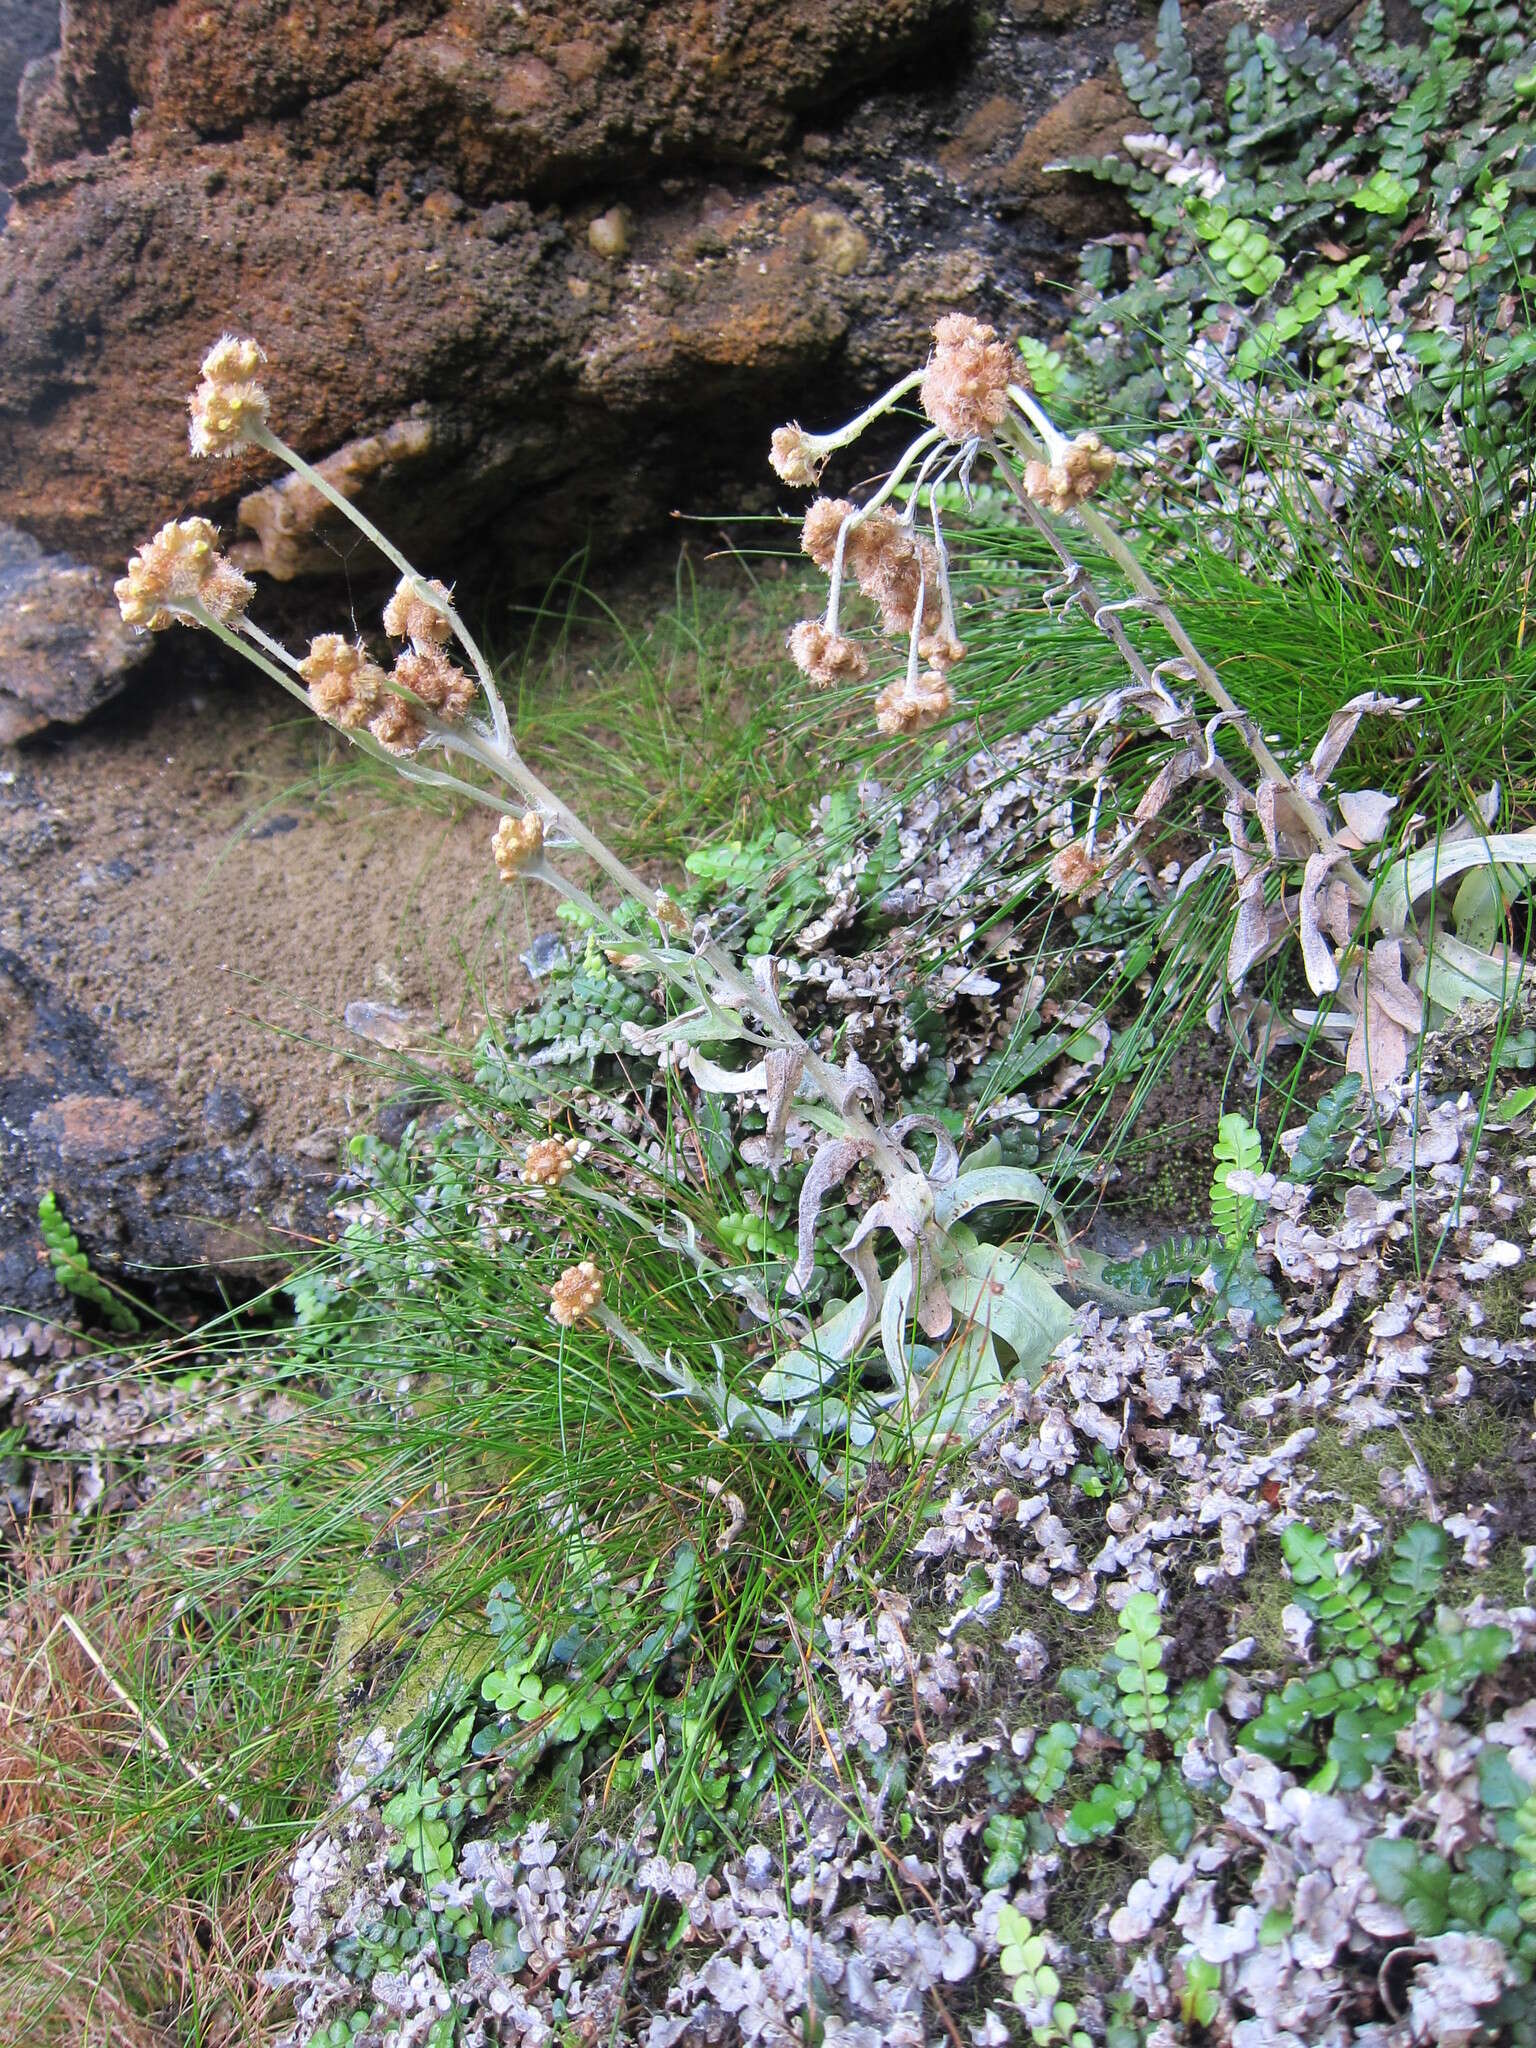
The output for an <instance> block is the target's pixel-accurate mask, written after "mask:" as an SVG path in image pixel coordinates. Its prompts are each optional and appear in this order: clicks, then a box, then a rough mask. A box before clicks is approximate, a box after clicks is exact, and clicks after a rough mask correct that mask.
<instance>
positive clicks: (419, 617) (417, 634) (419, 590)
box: [384, 576, 453, 652]
mask: <svg viewBox="0 0 1536 2048" xmlns="http://www.w3.org/2000/svg"><path fill="white" fill-rule="evenodd" d="M434 600H435V601H434ZM452 602H453V597H452V593H451V592H450V591H449V589H448V586H447V584H446V583H440V582H439V581H438V580H437V578H436V577H435V576H434V577H433V578H432V580H431V582H430V583H417V582H413V581H412V580H411V578H410V577H409V576H402V577H401V579H400V582H399V585H398V587H397V589H396V591H395V594H394V596H393V597H392V598H391V599H390V600H389V603H388V604H387V605H385V607H384V630H385V632H386V633H387V634H388V635H389V637H390V639H391V640H409V641H410V643H411V645H412V646H413V647H414V648H416V649H417V651H418V652H420V651H421V650H422V649H423V648H427V647H446V646H447V645H448V642H449V641H450V640H451V639H452V637H453V627H452V625H451V624H450V622H449V618H448V608H449V606H450V605H451V604H452Z"/></svg>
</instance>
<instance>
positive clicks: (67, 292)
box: [0, 0, 1124, 583]
mask: <svg viewBox="0 0 1536 2048" xmlns="http://www.w3.org/2000/svg"><path fill="white" fill-rule="evenodd" d="M1087 4H1088V9H1089V11H1088V13H1087V14H1086V15H1085V16H1084V17H1083V20H1082V22H1081V23H1074V24H1072V25H1071V26H1069V27H1068V28H1066V29H1056V28H1046V29H1042V30H1039V31H1037V30H1035V29H1033V28H1031V27H1029V26H1024V25H1021V24H1020V23H1019V22H1018V21H1016V20H1015V19H1014V17H1013V16H1011V15H1008V14H1000V15H998V14H994V15H992V16H991V17H990V26H989V28H988V31H987V34H986V35H985V36H978V35H977V34H975V32H974V31H975V25H976V24H975V19H974V18H973V16H974V6H975V0H652V4H649V5H646V6H635V5H634V4H632V0H330V4H327V5H324V6H320V5H317V4H314V0H157V4H150V0H73V4H71V5H70V6H69V7H68V8H67V9H65V10H64V17H63V24H64V25H63V40H62V44H61V47H60V48H59V50H58V52H57V53H56V55H55V57H54V58H53V59H52V60H50V63H49V64H48V65H45V66H44V67H42V68H41V69H40V68H39V67H38V66H36V65H34V66H33V67H32V69H31V71H30V72H29V74H28V82H27V85H26V88H25V90H24V92H23V103H24V104H23V117H22V118H23V126H24V129H25V134H26V140H27V144H28V150H29V155H28V177H27V180H26V181H25V182H24V183H23V184H22V185H21V186H20V187H19V188H18V189H17V191H16V195H15V200H14V204H13V205H12V208H11V211H10V214H9V216H8V218H7V220H6V223H5V226H4V229H3V232H0V523H9V524H11V525H13V526H16V527H18V528H20V529H22V530H24V531H25V532H27V533H29V534H31V535H32V536H34V537H35V538H36V540H37V541H38V542H40V543H41V544H42V546H43V547H44V548H46V549H55V550H59V551H61V552H65V553H67V554H69V555H70V556H71V557H74V558H76V559H79V560H82V561H84V562H87V563H95V564H97V565H101V566H115V565H116V564H118V563H119V562H120V561H121V559H122V558H123V556H124V555H125V554H126V553H127V551H128V550H129V549H130V548H131V547H132V546H133V545H135V544H136V543H137V541H138V540H139V539H141V538H142V536H143V535H144V534H145V533H147V532H149V531H151V530H153V528H154V527H155V526H156V525H157V524H158V523H159V522H160V520H162V519H163V518H164V517H165V516H166V513H167V511H168V510H174V511H177V512H180V513H186V512H191V511H198V512H202V513H204V514H206V515H207V516H208V517H210V518H213V519H214V520H216V521H217V522H218V523H219V524H220V525H221V526H222V527H223V529H224V531H225V536H226V540H227V541H228V543H229V544H230V545H231V546H232V547H233V549H234V551H235V553H236V555H237V558H238V559H240V560H241V561H243V562H246V563H248V564H252V565H255V566H259V567H261V568H263V569H265V570H266V571H267V572H268V573H270V574H273V575H276V576H279V577H284V578H290V579H291V578H294V577H304V576H309V575H312V574H315V573H320V572H324V571H326V570H330V571H332V572H335V573H339V572H340V571H342V569H343V568H344V567H345V569H346V570H347V572H348V573H349V574H353V575H354V576H355V575H356V574H357V572H358V568H359V557H358V554H357V550H356V547H355V545H354V544H353V543H352V541H351V539H350V537H349V536H347V535H344V534H342V533H340V532H339V531H338V527H337V523H336V521H335V519H334V516H333V515H332V514H331V513H330V512H329V511H328V510H327V509H326V508H324V507H323V506H322V505H320V504H318V503H317V502H316V500H315V499H314V497H313V495H312V494H310V493H308V492H307V491H303V490H295V489H292V488H290V487H288V486H286V485H283V487H282V488H280V489H274V488H273V487H274V485H278V484H279V483H280V482H281V473H280V472H279V470H278V469H277V467H276V465H274V464H273V463H272V462H271V461H269V460H266V459H264V458H262V457H260V456H257V455H254V454H253V455H248V456H244V457H241V458H238V459H236V460H234V461H231V462H221V463H218V464H212V463H201V464H199V463H195V462H193V461H192V460H191V458H190V456H189V455H188V453H187V451H186V445H185V435H184V424H185V423H184V416H183V412H182V404H183V398H184V394H185V392H186V390H187V388H188V384H189V380H190V379H191V377H192V375H193V372H194V369H195V365H196V364H197V363H198V362H199V360H200V359H201V357H202V355H203V353H204V351H205V350H206V348H207V346H208V344H209V343H210V341H211V340H212V339H213V338H214V337H215V336H216V335H217V334H218V333H219V332H221V331H222V330H226V329H228V330H235V331H239V332H244V333H250V334H253V335H255V336H256V337H257V338H258V339H259V340H260V341H261V342H262V344H263V346H264V347H265V348H266V350H267V352H268V356H269V363H268V366H267V371H266V384H267V387H268V389H269V391H270V393H271V397H272V417H273V423H274V425H275V426H276V427H277V429H278V431H279V432H280V433H282V434H283V435H284V437H285V438H286V439H288V440H290V441H292V442H293V443H294V444H295V445H296V446H298V447H299V448H300V449H301V450H302V452H303V453H304V454H305V455H307V456H308V457H309V458H310V459H311V460H313V461H317V462H322V463H328V464H329V466H330V469H331V470H332V471H333V473H334V475H335V477H336V478H337V480H338V481H340V482H341V483H342V484H343V487H344V488H346V489H347V490H349V491H353V490H355V491H356V493H357V496H358V500H359V502H360V503H361V504H363V505H364V506H365V507H366V509H367V510H368V512H369V513H370V515H371V516H373V517H374V518H375V519H377V520H379V521H380V523H382V524H384V525H386V526H387V527H389V528H390V529H391V530H393V531H394V532H395V533H396V535H397V537H398V538H399V539H400V540H401V541H402V543H403V544H404V545H406V546H407V547H408V548H409V549H410V550H412V551H413V552H414V553H416V554H418V555H419V556H420V557H422V558H423V566H424V567H425V568H426V569H428V570H429V571H432V572H435V573H446V574H448V575H463V574H464V573H465V572H466V569H467V568H468V566H469V564H468V559H467V558H468V553H469V551H470V550H474V551H475V552H477V553H478V554H480V555H481V556H482V557H483V558H488V559H489V560H490V561H491V562H492V563H494V565H495V570H496V573H497V574H498V576H499V577H500V578H501V580H502V581H503V582H507V581H511V580H518V581H522V582H525V583H526V582H528V581H530V580H537V579H539V578H541V577H543V576H544V575H546V574H548V573H549V571H550V570H551V568H552V567H554V566H555V565H557V564H558V563H559V562H560V561H562V560H563V559H565V558H566V557H567V556H568V554H569V552H570V551H571V549H572V548H573V547H579V546H581V545H584V544H587V543H589V542H596V543H597V544H599V545H608V546H612V545H613V544H615V543H619V542H622V541H624V540H625V539H627V538H630V537H632V536H634V535H636V534H638V533H641V532H646V533H651V534H656V533H659V532H661V531H662V530H663V528H664V521H665V516H666V514H667V513H668V512H669V511H670V510H671V509H672V507H674V506H675V505H677V504H679V503H692V504H698V503H702V502H715V503H718V502H719V501H720V496H721V493H722V491H723V492H724V493H725V495H726V497H727V499H728V500H729V499H730V498H736V499H738V500H739V498H740V495H741V492H742V489H743V481H744V479H750V487H751V488H754V489H757V490H759V491H765V490H766V487H767V479H766V472H765V470H764V468H763V451H764V449H765V448H766V445H767V440H768V434H769V432H770V430H771V428H772V427H773V426H774V425H776V424H777V423H778V422H779V421H780V420H781V419H782V418H784V417H787V416H788V415H789V414H790V413H791V412H799V413H802V414H804V415H806V416H810V415H811V414H815V415H817V416H824V417H835V416H836V415H837V413H838V411H839V410H840V409H841V408H842V407H843V406H844V405H845V404H847V403H851V401H852V400H853V399H854V398H856V397H859V396H862V395H864V394H866V393H867V392H868V391H869V390H870V389H871V388H875V387H878V384H879V383H880V382H881V381H882V380H883V379H885V378H886V377H888V376H890V375H893V374H895V373H897V372H899V371H900V370H901V369H903V368H905V367H907V366H909V365H910V364H911V363H912V362H913V361H914V360H916V359H918V358H919V357H920V355H921V353H922V351H923V349H924V347H925V346H926V342H927V335H928V331H929V329H930V328H931V325H932V322H933V320H934V318H935V316H936V315H937V314H938V313H939V312H941V311H944V310H946V309H947V308H949V307H950V306H952V305H954V304H956V303H960V304H963V305H966V306H970V307H973V308H974V309H975V310H977V311H981V312H989V311H993V312H1002V311H1003V310H1004V309H1009V311H1008V317H1010V318H1012V319H1014V320H1015V321H1016V320H1017V317H1018V314H1017V308H1018V306H1019V304H1020V303H1021V301H1023V302H1025V303H1027V301H1028V299H1029V297H1030V296H1031V294H1032V293H1033V292H1034V291H1035V290H1036V279H1037V278H1038V277H1041V276H1061V275H1063V274H1065V273H1066V272H1067V271H1068V270H1069V269H1070V258H1069V255H1068V252H1067V251H1066V250H1065V248H1064V246H1063V242H1062V235H1061V226H1062V225H1067V226H1069V227H1070V231H1071V232H1072V233H1074V234H1081V233H1082V232H1084V231H1085V230H1086V229H1087V228H1089V227H1091V226H1092V225H1094V224H1095V223H1094V218H1093V207H1092V205H1091V204H1090V203H1089V202H1087V201H1085V200H1081V199H1077V200H1074V201H1072V202H1071V203H1070V204H1069V205H1068V206H1067V207H1066V209H1065V210H1063V207H1062V204H1061V195H1060V194H1059V193H1056V192H1055V191H1054V188H1050V181H1048V180H1046V179H1044V178H1043V177H1041V178H1036V177H1035V172H1034V169H1033V168H1032V167H1033V166H1036V165H1038V163H1041V162H1043V161H1044V160H1045V158H1046V156H1047V155H1049V154H1051V153H1053V152H1055V151H1056V150H1058V149H1065V148H1070V147H1075V146H1077V144H1078V143H1079V142H1081V141H1082V140H1083V139H1084V138H1083V136H1082V135H1081V134H1078V133H1075V132H1074V133H1068V132H1066V131H1065V130H1061V131H1058V129H1054V128H1051V127H1050V125H1049V124H1050V122H1051V121H1053V120H1055V119H1056V118H1057V117H1056V116H1055V115H1047V117H1046V126H1045V128H1043V129H1042V128H1041V126H1040V125H1039V121H1040V116H1041V115H1042V113H1044V111H1045V108H1046V106H1047V104H1048V101H1049V96H1050V94H1051V92H1052V90H1053V89H1055V88H1054V87H1053V83H1052V81H1053V80H1055V79H1059V78H1060V77H1061V76H1062V75H1063V66H1064V65H1065V66H1066V69H1067V73H1068V75H1081V73H1082V72H1083V71H1084V70H1088V69H1093V68H1096V67H1097V66H1098V65H1100V64H1102V63H1103V62H1104V61H1106V59H1107V58H1108V54H1109V52H1108V48H1107V45H1108V44H1109V43H1110V42H1111V41H1112V39H1113V35H1114V34H1115V33H1118V32H1120V30H1121V28H1122V26H1123V20H1124V16H1123V10H1121V9H1120V8H1119V7H1117V6H1116V4H1115V0H1087ZM919 54H921V62H920V63H914V61H913V60H914V58H916V57H918V56H919ZM1099 90H1100V88H1097V87H1093V86H1089V87H1080V88H1078V91H1077V92H1076V93H1074V94H1072V95H1069V98H1068V100H1067V102H1066V105H1067V107H1068V108H1072V107H1075V106H1080V105H1081V104H1082V99H1081V96H1082V94H1084V93H1089V94H1092V93H1094V92H1097V91H1099ZM1113 105H1114V102H1113V96H1110V97H1109V98H1107V99H1106V100H1105V101H1104V105H1103V113H1104V120H1103V121H1101V122H1100V123H1099V125H1098V127H1097V128H1096V129H1095V131H1094V132H1095V133H1096V134H1098V135H1099V136H1100V137H1101V139H1102V137H1103V136H1104V135H1105V134H1107V130H1108V127H1109V126H1112V125H1113V121H1112V118H1111V109H1112V107H1113ZM812 115H815V117H816V119H815V125H814V126H813V127H812V128H811V130H810V132H809V133H807V132H806V128H807V125H808V123H809V121H810V117H811V116H812ZM1031 124H1035V125H1033V126H1032V125H1031ZM1020 138H1023V141H1022V144H1021V143H1020ZM1010 150H1012V151H1013V152H1014V155H1013V157H1012V159H1011V160H1010V157H1009V152H1010ZM1037 188H1038V189H1037ZM1048 188H1050V189H1048ZM994 190H995V194H996V200H997V202H998V203H997V204H996V205H995V206H994V205H993V204H992V203H991V201H990V200H989V199H988V198H987V194H988V193H989V192H992V191H994ZM1098 207H1099V215H1100V218H1103V219H1108V218H1109V215H1108V212H1107V202H1106V200H1105V198H1104V197H1103V196H1102V195H1100V196H1099V198H1098ZM1005 212H1006V224H1005V219H1004V215H1005ZM760 502H766V500H760Z"/></svg>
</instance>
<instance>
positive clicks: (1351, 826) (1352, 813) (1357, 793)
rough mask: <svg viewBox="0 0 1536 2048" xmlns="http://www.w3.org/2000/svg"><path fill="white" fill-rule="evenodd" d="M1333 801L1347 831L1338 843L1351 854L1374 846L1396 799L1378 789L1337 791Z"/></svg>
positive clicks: (1341, 834)
mask: <svg viewBox="0 0 1536 2048" xmlns="http://www.w3.org/2000/svg"><path fill="white" fill-rule="evenodd" d="M1335 801H1336V802H1337V804H1338V807H1339V816H1340V817H1341V818H1342V819H1343V820H1344V824H1345V826H1346V828H1347V829H1346V830H1345V831H1343V832H1341V833H1340V834H1339V844H1340V845H1341V846H1344V847H1347V848H1348V849H1349V851H1350V852H1351V853H1361V852H1363V851H1364V849H1365V848H1366V847H1367V846H1375V845H1376V844H1377V843H1378V842H1379V840H1380V838H1381V835H1382V834H1383V833H1384V832H1385V831H1386V829H1387V820H1388V819H1389V818H1390V817H1391V815H1392V813H1393V812H1394V811H1395V810H1396V809H1397V798H1396V797H1395V796H1386V795H1384V794H1383V792H1382V791H1381V790H1379V789H1341V790H1340V791H1339V793H1338V796H1337V798H1336V799H1335Z"/></svg>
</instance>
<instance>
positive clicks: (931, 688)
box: [875, 668, 955, 739]
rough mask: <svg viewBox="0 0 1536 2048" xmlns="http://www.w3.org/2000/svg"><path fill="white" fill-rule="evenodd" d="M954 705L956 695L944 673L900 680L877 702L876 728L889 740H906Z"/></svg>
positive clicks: (934, 671) (932, 671)
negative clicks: (899, 738)
mask: <svg viewBox="0 0 1536 2048" xmlns="http://www.w3.org/2000/svg"><path fill="white" fill-rule="evenodd" d="M954 701H955V693H954V691H953V690H952V689H951V688H950V687H949V678H948V676H947V675H945V674H944V672H943V670H942V669H937V668H930V669H924V670H923V672H922V674H921V675H918V676H911V675H904V676H898V677H897V679H896V681H895V682H892V683H887V684H886V686H885V688H884V689H883V690H882V691H881V692H880V694H879V696H878V697H876V699H875V725H876V728H877V730H879V731H880V732H882V733H884V734H885V735H886V736H887V737H888V738H892V739H894V738H898V737H902V738H905V737H906V736H908V735H910V734H912V733H914V732H921V731H922V729H923V727H924V726H926V725H932V724H933V722H934V720H935V719H937V718H942V717H943V716H944V714H945V712H946V711H948V710H949V709H950V707H951V705H952V704H953V703H954Z"/></svg>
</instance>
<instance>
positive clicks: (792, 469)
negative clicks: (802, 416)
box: [768, 420, 827, 491]
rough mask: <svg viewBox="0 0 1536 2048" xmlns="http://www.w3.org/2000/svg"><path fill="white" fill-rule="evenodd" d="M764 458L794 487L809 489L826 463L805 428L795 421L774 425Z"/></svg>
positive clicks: (817, 479)
mask: <svg viewBox="0 0 1536 2048" xmlns="http://www.w3.org/2000/svg"><path fill="white" fill-rule="evenodd" d="M768 460H769V461H770V462H771V463H772V464H773V467H774V471H775V473H776V474H777V475H778V476H781V477H782V478H783V479H784V481H785V483H787V484H793V485H794V487H795V489H796V490H797V491H813V490H815V488H816V485H817V483H818V482H819V481H820V478H821V472H822V471H823V469H825V467H826V463H827V458H826V456H825V455H824V454H823V453H822V452H821V450H820V449H819V448H818V447H817V445H816V443H815V442H814V441H813V440H812V439H811V437H810V435H809V434H808V433H807V432H806V431H805V429H804V427H802V426H799V425H798V424H797V423H796V422H795V421H793V420H792V421H791V422H790V424H789V425H788V426H787V427H775V428H774V430H773V442H772V445H771V447H770V449H769V452H768Z"/></svg>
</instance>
